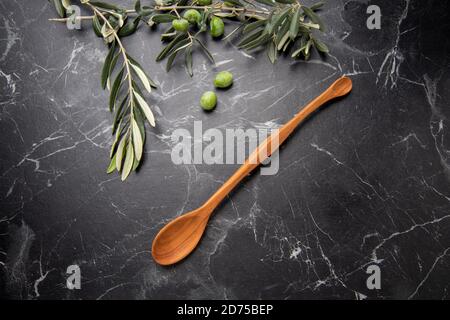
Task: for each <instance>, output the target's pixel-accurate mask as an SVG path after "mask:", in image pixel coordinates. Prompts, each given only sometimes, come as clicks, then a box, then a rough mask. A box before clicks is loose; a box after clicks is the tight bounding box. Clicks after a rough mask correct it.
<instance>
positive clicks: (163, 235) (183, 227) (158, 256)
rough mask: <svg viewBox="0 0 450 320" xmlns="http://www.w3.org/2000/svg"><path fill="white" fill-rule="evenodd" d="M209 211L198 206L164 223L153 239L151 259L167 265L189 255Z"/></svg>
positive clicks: (201, 232)
mask: <svg viewBox="0 0 450 320" xmlns="http://www.w3.org/2000/svg"><path fill="white" fill-rule="evenodd" d="M210 213H211V212H209V211H208V209H207V208H206V207H200V208H198V209H196V210H194V211H191V212H189V213H186V214H183V215H182V216H179V217H178V218H176V219H174V220H172V221H171V222H170V223H168V224H167V225H165V226H164V228H162V229H161V231H160V232H159V233H158V234H157V235H156V237H155V239H154V240H153V245H152V255H153V259H154V260H155V261H156V262H158V263H159V264H160V265H163V266H167V265H171V264H174V263H176V262H178V261H180V260H182V259H184V258H185V257H186V256H187V255H189V253H191V252H192V251H193V250H194V249H195V247H196V246H197V244H198V242H199V241H200V239H201V237H202V235H203V233H204V231H205V228H206V225H207V223H208V220H209V217H210Z"/></svg>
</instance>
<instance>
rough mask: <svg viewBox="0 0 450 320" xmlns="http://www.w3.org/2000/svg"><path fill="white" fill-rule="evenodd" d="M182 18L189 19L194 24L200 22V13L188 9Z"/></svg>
mask: <svg viewBox="0 0 450 320" xmlns="http://www.w3.org/2000/svg"><path fill="white" fill-rule="evenodd" d="M183 18H185V19H186V20H187V21H189V23H192V24H194V23H199V22H200V20H201V19H202V15H201V14H200V12H198V11H197V10H195V9H189V10H186V12H185V13H184V14H183Z"/></svg>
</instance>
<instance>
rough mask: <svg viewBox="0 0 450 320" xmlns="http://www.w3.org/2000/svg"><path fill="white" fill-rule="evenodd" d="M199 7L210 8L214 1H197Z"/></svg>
mask: <svg viewBox="0 0 450 320" xmlns="http://www.w3.org/2000/svg"><path fill="white" fill-rule="evenodd" d="M197 3H198V5H199V6H209V5H210V4H211V3H212V0H197Z"/></svg>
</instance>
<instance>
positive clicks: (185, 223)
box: [152, 77, 352, 265]
mask: <svg viewBox="0 0 450 320" xmlns="http://www.w3.org/2000/svg"><path fill="white" fill-rule="evenodd" d="M351 90H352V81H351V80H350V79H349V78H347V77H342V78H340V79H338V80H336V81H335V82H334V83H333V84H332V85H331V86H330V87H329V88H328V89H327V90H325V91H324V92H323V93H322V94H321V95H320V96H318V97H317V98H315V99H314V100H313V101H311V102H310V103H309V104H308V105H307V106H306V107H304V108H303V109H302V110H301V111H300V112H299V113H297V114H296V115H295V116H294V117H293V118H292V119H291V120H290V121H289V122H288V123H286V124H285V125H284V126H283V127H281V129H280V130H279V131H278V136H275V135H276V133H273V134H272V135H270V136H269V137H268V138H267V139H266V140H264V141H263V142H262V143H261V144H260V145H259V146H258V148H257V149H256V150H255V151H253V153H252V154H251V155H250V156H249V157H248V159H247V160H246V161H245V162H244V164H243V165H242V166H241V167H240V168H239V169H238V170H237V171H236V172H235V173H234V174H233V175H232V176H231V177H230V178H229V179H228V181H226V182H225V183H224V184H223V185H222V186H221V187H220V188H219V190H217V191H216V193H214V194H213V195H212V196H211V198H209V199H208V201H206V202H205V204H203V205H202V206H201V207H200V208H198V209H196V210H194V211H191V212H189V213H186V214H184V215H182V216H179V217H178V218H176V219H174V220H172V221H171V222H169V223H168V224H167V225H166V226H164V227H163V228H162V229H161V230H160V231H159V233H158V234H157V235H156V237H155V239H154V240H153V245H152V255H153V259H155V261H156V262H157V263H159V264H161V265H170V264H174V263H176V262H178V261H180V260H182V259H183V258H185V257H186V256H187V255H189V254H190V253H191V252H192V251H193V250H194V249H195V247H196V246H197V244H198V242H199V241H200V239H201V237H202V235H203V233H204V231H205V228H206V225H207V223H208V220H209V217H210V216H211V214H212V212H213V211H214V209H215V208H216V207H217V206H218V205H219V203H220V202H221V201H222V200H223V199H224V198H225V197H226V196H227V195H228V193H229V192H230V191H231V190H233V189H234V187H235V186H236V185H237V184H238V183H239V182H240V181H241V180H242V179H243V178H244V177H246V176H247V175H248V174H249V173H250V172H251V171H252V170H253V169H255V168H256V167H258V166H259V164H260V163H261V162H262V161H264V160H265V159H266V158H267V157H268V156H270V155H271V154H272V153H273V152H274V151H276V150H277V149H278V147H279V145H281V144H282V143H283V142H284V141H285V140H286V138H287V137H288V136H289V135H290V134H291V133H292V131H294V129H295V128H296V127H297V126H298V125H299V124H300V123H301V122H302V121H303V120H304V119H306V118H307V117H308V116H309V115H310V114H311V113H313V112H314V111H315V110H317V109H318V108H319V107H320V106H322V105H323V104H324V103H326V102H328V101H330V100H332V99H334V98H337V97H341V96H344V95H346V94H348V93H349V92H350V91H351ZM276 138H278V139H276ZM277 142H278V143H277Z"/></svg>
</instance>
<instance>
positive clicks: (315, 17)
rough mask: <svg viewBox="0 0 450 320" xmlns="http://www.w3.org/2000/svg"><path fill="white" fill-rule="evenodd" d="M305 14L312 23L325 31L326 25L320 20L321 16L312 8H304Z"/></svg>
mask: <svg viewBox="0 0 450 320" xmlns="http://www.w3.org/2000/svg"><path fill="white" fill-rule="evenodd" d="M302 9H303V12H305V14H306V15H307V16H308V17H309V18H310V19H311V21H312V22H313V23H315V24H318V25H319V26H320V30H321V31H325V25H324V24H323V23H322V20H320V18H319V16H318V15H317V14H316V13H315V12H314V11H313V10H311V9H310V8H308V7H305V6H302Z"/></svg>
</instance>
